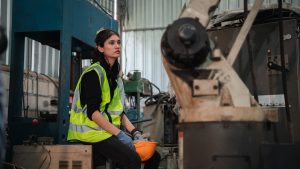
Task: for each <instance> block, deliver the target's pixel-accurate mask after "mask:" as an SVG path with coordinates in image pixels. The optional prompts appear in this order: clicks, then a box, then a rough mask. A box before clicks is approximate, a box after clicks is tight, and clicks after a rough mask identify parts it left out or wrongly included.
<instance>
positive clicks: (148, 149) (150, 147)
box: [134, 141, 157, 162]
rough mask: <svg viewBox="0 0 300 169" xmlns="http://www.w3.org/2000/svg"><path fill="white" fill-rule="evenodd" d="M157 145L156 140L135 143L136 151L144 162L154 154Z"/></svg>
mask: <svg viewBox="0 0 300 169" xmlns="http://www.w3.org/2000/svg"><path fill="white" fill-rule="evenodd" d="M156 146H157V142H154V141H139V142H136V143H134V147H135V151H136V152H137V153H138V155H139V156H140V158H141V160H142V161H143V162H144V161H147V160H149V159H150V158H151V157H152V156H153V154H154V152H155V149H156Z"/></svg>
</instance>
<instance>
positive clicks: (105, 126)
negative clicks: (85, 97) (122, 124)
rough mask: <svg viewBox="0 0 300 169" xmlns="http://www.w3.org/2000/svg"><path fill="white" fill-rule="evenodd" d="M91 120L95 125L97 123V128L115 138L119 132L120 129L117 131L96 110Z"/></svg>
mask: <svg viewBox="0 0 300 169" xmlns="http://www.w3.org/2000/svg"><path fill="white" fill-rule="evenodd" d="M92 120H93V121H94V122H95V123H97V124H98V126H100V127H101V128H102V129H104V130H105V131H107V132H109V133H111V134H112V135H115V136H116V135H118V134H119V132H120V129H118V128H117V127H116V126H114V125H113V124H111V123H110V122H109V121H107V120H106V119H105V118H104V117H103V116H102V114H101V113H100V112H99V111H98V110H96V111H95V112H94V113H93V114H92Z"/></svg>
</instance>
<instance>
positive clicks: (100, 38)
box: [95, 29, 120, 47]
mask: <svg viewBox="0 0 300 169" xmlns="http://www.w3.org/2000/svg"><path fill="white" fill-rule="evenodd" d="M112 35H117V36H119V37H120V35H119V34H118V33H117V32H115V31H113V30H110V29H103V30H100V31H99V32H98V33H97V35H96V38H95V43H96V44H97V45H99V46H101V47H103V46H104V42H105V41H106V40H107V39H108V38H110V37H111V36H112Z"/></svg>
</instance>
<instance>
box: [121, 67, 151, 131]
mask: <svg viewBox="0 0 300 169" xmlns="http://www.w3.org/2000/svg"><path fill="white" fill-rule="evenodd" d="M127 77H128V79H127V80H124V90H125V93H126V95H127V98H128V101H129V104H130V106H129V108H127V111H126V114H127V116H128V118H129V120H130V121H131V122H132V123H133V124H136V127H137V128H140V123H141V122H144V121H148V120H147V119H145V120H143V116H142V113H141V108H140V100H141V98H142V97H148V96H151V95H152V83H151V82H150V81H149V80H147V79H145V78H142V77H141V72H140V71H137V70H135V71H133V72H132V73H129V74H128V75H127Z"/></svg>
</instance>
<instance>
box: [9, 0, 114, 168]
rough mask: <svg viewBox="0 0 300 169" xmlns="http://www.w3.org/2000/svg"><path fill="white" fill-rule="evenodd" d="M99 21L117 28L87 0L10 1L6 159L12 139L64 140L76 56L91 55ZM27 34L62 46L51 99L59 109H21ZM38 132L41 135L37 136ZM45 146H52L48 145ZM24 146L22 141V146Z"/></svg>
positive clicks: (77, 67)
mask: <svg viewBox="0 0 300 169" xmlns="http://www.w3.org/2000/svg"><path fill="white" fill-rule="evenodd" d="M101 27H106V28H111V29H113V30H117V22H116V21H115V20H114V19H113V18H112V17H111V16H109V15H107V14H106V13H105V12H104V11H102V10H101V9H99V8H97V7H96V6H95V5H93V4H92V3H91V2H89V1H88V0H76V1H73V0H44V1H39V0H29V1H14V3H13V7H12V36H11V37H12V38H11V52H12V53H11V64H10V87H9V89H10V91H9V106H8V136H9V149H7V152H9V153H8V161H11V160H12V158H13V157H12V156H13V155H12V154H11V153H12V152H13V147H14V146H15V145H22V144H24V143H26V144H43V145H45V144H47V145H48V144H68V143H67V140H66V136H67V131H68V126H69V125H68V121H69V120H68V119H69V116H68V115H69V96H70V90H73V89H74V88H75V87H74V86H75V85H73V86H72V85H71V84H75V83H76V82H77V80H78V79H77V78H78V77H79V75H80V69H81V65H80V62H78V60H79V59H78V58H80V59H84V58H91V57H90V56H91V53H92V51H93V50H94V46H95V43H94V38H95V33H96V31H97V30H99V28H101ZM25 37H28V38H30V39H33V40H36V41H38V42H40V43H42V44H43V45H48V46H51V47H53V48H56V49H58V50H60V70H59V85H58V100H53V104H55V105H56V106H57V114H51V115H49V114H47V113H46V114H45V113H44V112H37V116H36V117H27V116H25V115H24V114H23V113H22V112H23V110H22V108H23V106H22V95H23V72H24V68H23V66H24V39H25ZM72 61H73V62H72ZM71 65H72V66H71ZM71 67H72V69H71ZM71 74H72V76H71ZM38 85H39V84H38ZM51 103H52V102H51ZM41 138H42V141H41V142H39V141H38V140H41ZM64 146H65V147H63V146H61V147H60V148H65V149H68V146H69V145H64ZM19 148H20V147H19ZM46 148H47V149H48V148H49V150H51V149H52V148H51V146H48V147H46ZM53 148H54V149H57V147H53ZM25 149H26V147H25V148H24V151H25ZM39 150H40V149H39ZM61 152H63V151H61ZM50 154H51V153H50ZM23 155H26V154H23ZM27 155H28V154H27ZM19 162H20V161H19ZM45 168H46V167H45ZM50 168H51V167H50ZM52 168H58V167H57V166H55V167H52ZM77 168H79V167H77ZM84 168H85V167H84Z"/></svg>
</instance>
